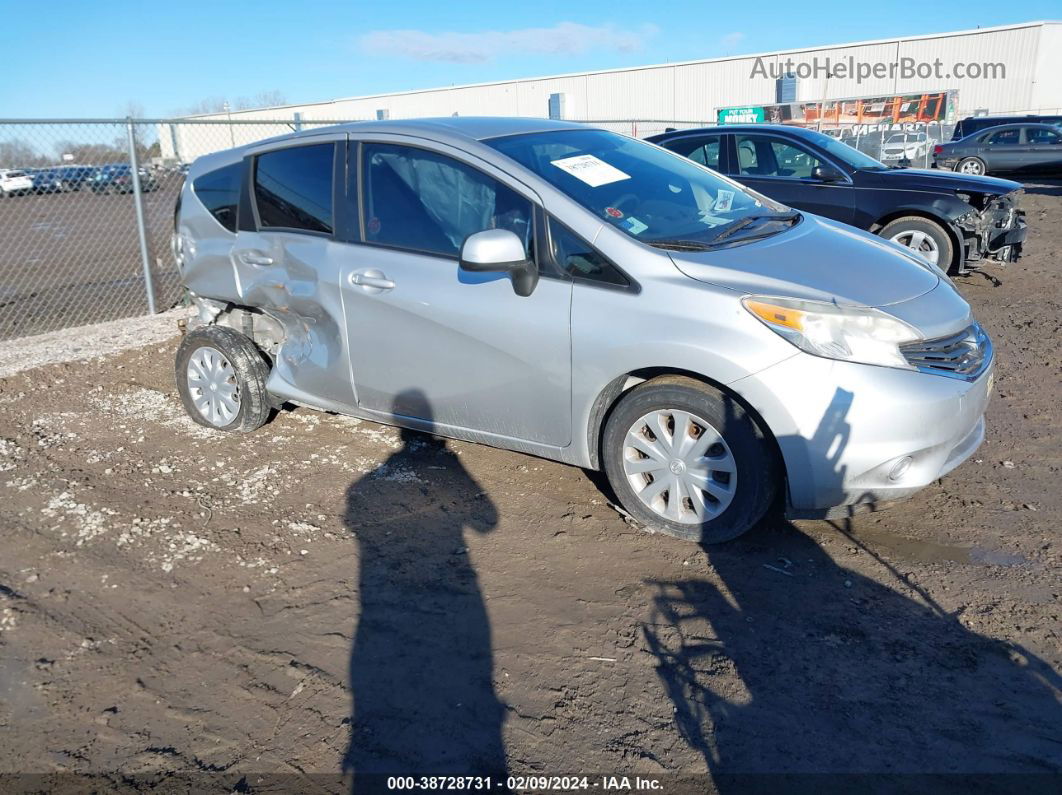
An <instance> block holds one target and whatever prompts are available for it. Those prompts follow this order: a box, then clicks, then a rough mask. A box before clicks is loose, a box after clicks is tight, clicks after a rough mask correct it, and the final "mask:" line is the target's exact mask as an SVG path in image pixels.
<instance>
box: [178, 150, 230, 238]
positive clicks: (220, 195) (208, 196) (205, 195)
mask: <svg viewBox="0 0 1062 795" xmlns="http://www.w3.org/2000/svg"><path fill="white" fill-rule="evenodd" d="M242 176H243V163H233V164H232V165H231V166H224V167H223V168H219V169H217V170H216V171H208V172H207V173H206V174H204V175H203V176H201V177H199V178H198V179H196V180H195V181H194V182H193V183H192V190H193V191H194V192H195V195H196V196H197V197H198V198H199V201H200V202H202V204H203V206H204V207H206V208H207V210H208V211H209V212H210V214H211V215H212V216H214V218H215V219H217V222H218V223H219V224H221V225H222V226H223V227H225V228H226V229H228V230H229V231H230V232H235V231H236V210H237V208H238V207H239V204H240V179H241V177H242ZM179 197H180V194H178V201H180V198H179ZM178 207H179V205H178Z"/></svg>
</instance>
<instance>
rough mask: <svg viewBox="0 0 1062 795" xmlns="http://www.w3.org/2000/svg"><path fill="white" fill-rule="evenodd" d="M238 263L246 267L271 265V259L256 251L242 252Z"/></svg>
mask: <svg viewBox="0 0 1062 795" xmlns="http://www.w3.org/2000/svg"><path fill="white" fill-rule="evenodd" d="M240 262H243V263H245V264H247V265H272V264H273V258H272V257H268V256H266V255H265V254H260V253H258V252H257V251H244V252H242V253H241V254H240Z"/></svg>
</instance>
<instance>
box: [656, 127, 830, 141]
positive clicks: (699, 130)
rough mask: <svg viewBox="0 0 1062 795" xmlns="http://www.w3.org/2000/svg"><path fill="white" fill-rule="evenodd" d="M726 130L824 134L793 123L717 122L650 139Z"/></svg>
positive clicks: (662, 134) (732, 131) (802, 134)
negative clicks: (708, 125)
mask: <svg viewBox="0 0 1062 795" xmlns="http://www.w3.org/2000/svg"><path fill="white" fill-rule="evenodd" d="M724 132H726V133H734V132H781V133H789V134H790V135H797V136H801V137H810V136H811V135H814V134H820V135H822V134H824V133H819V131H818V130H809V129H808V128H807V127H797V126H796V125H793V124H716V125H713V126H711V127H692V128H690V129H688V130H671V131H670V132H666V133H661V134H660V135H652V136H650V139H651V140H663V139H666V138H674V137H676V136H679V135H689V134H692V133H695V134H702V133H724Z"/></svg>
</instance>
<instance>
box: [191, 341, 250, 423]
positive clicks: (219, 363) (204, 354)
mask: <svg viewBox="0 0 1062 795" xmlns="http://www.w3.org/2000/svg"><path fill="white" fill-rule="evenodd" d="M187 375H188V391H189V392H190V393H191V395H192V403H193V404H194V405H195V408H196V411H198V412H199V413H200V414H201V415H202V417H203V419H205V420H206V421H207V422H209V423H210V424H211V425H216V426H217V427H219V428H223V427H224V426H226V425H228V424H229V423H231V422H232V421H233V420H234V419H236V415H237V414H239V413H240V387H239V385H238V384H237V383H236V372H235V371H234V370H233V369H232V364H231V363H230V362H229V360H228V359H226V358H225V355H224V354H223V353H221V351H219V350H217V349H215V348H206V347H204V348H197V349H196V350H195V353H193V354H192V358H190V359H189V360H188V373H187Z"/></svg>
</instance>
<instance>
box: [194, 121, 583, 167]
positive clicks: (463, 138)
mask: <svg viewBox="0 0 1062 795" xmlns="http://www.w3.org/2000/svg"><path fill="white" fill-rule="evenodd" d="M600 129H602V128H600V127H595V126H594V125H591V124H585V123H581V122H571V121H557V120H555V119H538V118H528V117H515V116H514V117H507V116H443V117H440V118H424V119H398V120H394V119H387V120H383V121H355V122H347V123H345V124H333V125H329V126H327V127H314V128H313V129H309V130H301V131H299V132H290V133H285V134H284V135H278V136H275V137H273V138H266V139H264V140H260V141H254V142H252V143H249V144H244V145H243V146H238V147H235V148H233V149H225V150H222V151H220V152H213V153H210V154H206V155H202V156H201V157H198V158H196V160H195V163H193V165H192V167H191V168H190V169H189V172H188V173H189V177H190V178H192V179H193V180H194V179H197V178H198V177H199V176H200V175H201V174H203V173H204V172H206V171H209V170H211V169H213V168H217V167H220V166H223V165H227V164H229V163H231V162H232V161H233V160H234V159H238V158H242V157H243V156H245V155H246V154H247V153H249V152H251V151H259V150H261V149H262V148H263V147H264V148H268V147H269V146H270V145H271V144H279V143H283V142H285V141H298V140H303V139H305V140H313V139H314V138H315V137H317V136H322V135H335V134H336V133H351V134H365V133H387V134H393V135H409V136H421V137H429V138H433V139H435V140H438V141H441V142H444V143H456V144H458V145H460V144H461V143H467V142H469V141H477V142H478V141H485V140H489V139H491V138H502V137H505V136H509V135H523V134H526V133H539V132H554V131H561V130H600Z"/></svg>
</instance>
